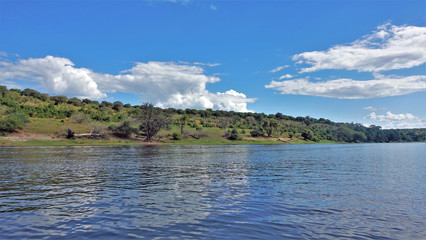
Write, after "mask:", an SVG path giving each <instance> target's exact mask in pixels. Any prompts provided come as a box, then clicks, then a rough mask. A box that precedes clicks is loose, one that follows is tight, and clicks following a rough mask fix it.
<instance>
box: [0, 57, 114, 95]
mask: <svg viewBox="0 0 426 240" xmlns="http://www.w3.org/2000/svg"><path fill="white" fill-rule="evenodd" d="M92 75H93V72H92V71H91V70H89V69H86V68H75V67H74V63H73V62H71V61H70V60H69V59H66V58H59V57H52V56H47V57H45V58H29V59H22V60H19V61H17V62H1V63H0V80H7V79H9V80H10V79H17V80H29V81H35V82H38V83H40V84H41V85H42V86H44V87H45V88H46V89H47V90H48V92H50V93H55V94H58V95H67V96H76V97H79V98H92V99H101V98H104V97H106V94H105V93H102V92H101V91H100V90H99V89H98V84H97V83H96V81H95V79H94V78H93V76H92Z"/></svg>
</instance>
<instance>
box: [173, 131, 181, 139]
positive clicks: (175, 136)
mask: <svg viewBox="0 0 426 240" xmlns="http://www.w3.org/2000/svg"><path fill="white" fill-rule="evenodd" d="M172 137H173V140H181V139H182V136H181V135H180V133H177V132H174V133H173V134H172Z"/></svg>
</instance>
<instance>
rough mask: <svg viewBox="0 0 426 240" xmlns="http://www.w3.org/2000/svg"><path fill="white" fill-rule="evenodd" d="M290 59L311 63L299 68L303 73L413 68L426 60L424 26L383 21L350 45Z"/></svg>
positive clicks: (301, 54) (303, 54)
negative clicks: (334, 70)
mask: <svg viewBox="0 0 426 240" xmlns="http://www.w3.org/2000/svg"><path fill="white" fill-rule="evenodd" d="M293 60H294V61H297V63H299V64H300V63H306V64H309V65H311V67H307V68H302V69H301V72H302V73H304V72H314V71H318V70H323V69H346V70H357V71H361V72H378V71H386V70H393V69H404V68H412V67H415V66H420V65H422V64H424V63H425V62H426V27H417V26H394V25H390V24H385V25H382V26H379V27H378V28H377V30H376V31H374V32H373V33H372V34H370V35H366V36H364V37H363V38H361V39H359V40H356V41H354V42H352V43H351V44H349V45H337V46H334V47H332V48H329V49H327V50H325V51H313V52H304V53H300V54H296V55H294V56H293Z"/></svg>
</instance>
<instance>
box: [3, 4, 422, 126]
mask: <svg viewBox="0 0 426 240" xmlns="http://www.w3.org/2000/svg"><path fill="white" fill-rule="evenodd" d="M425 62H426V1H425V0H421V1H416V0H403V1H398V0H393V1H386V0H376V1H374V0H371V1H367V0H359V1H350V0H338V1H337V0H336V1H332V0H327V1H321V0H312V1H304V0H298V1H296V0H288V1H285V0H283V1H268V0H266V1H265V0H264V1H255V0H252V1H242V0H234V1H225V0H223V1H207V0H206V1H202V0H200V1H196V0H162V1H160V0H158V1H156V0H145V1H144V0H127V1H126V0H124V1H114V0H106V1H98V0H91V1H78V0H77V1H65V0H57V1H37V0H31V1H21V0H13V1H6V0H0V85H5V86H7V87H8V88H19V89H24V88H33V89H36V90H38V91H41V92H46V93H48V94H50V95H66V96H68V97H74V96H77V97H79V98H89V99H92V100H98V101H104V100H105V101H110V102H114V101H121V102H123V103H130V104H132V105H140V104H142V103H145V102H151V103H153V104H155V105H156V106H159V107H163V108H167V107H173V108H180V109H185V108H195V109H206V108H212V109H221V110H229V111H241V112H247V111H253V112H258V113H261V112H263V113H266V114H271V113H272V114H275V113H277V112H281V113H283V114H285V115H290V116H294V117H296V116H311V117H315V118H327V119H330V120H332V121H336V122H355V123H361V124H364V125H366V126H369V125H379V126H382V127H383V128H418V127H423V128H424V127H426V107H425V106H426V64H425Z"/></svg>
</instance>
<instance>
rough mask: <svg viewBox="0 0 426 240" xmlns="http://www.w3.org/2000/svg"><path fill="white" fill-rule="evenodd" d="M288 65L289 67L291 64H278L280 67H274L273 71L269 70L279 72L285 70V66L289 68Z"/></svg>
mask: <svg viewBox="0 0 426 240" xmlns="http://www.w3.org/2000/svg"><path fill="white" fill-rule="evenodd" d="M288 67H289V65H284V66H278V67H276V68H274V69H272V70H271V71H269V72H271V73H275V72H279V71H281V70H283V69H284V68H288Z"/></svg>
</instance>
